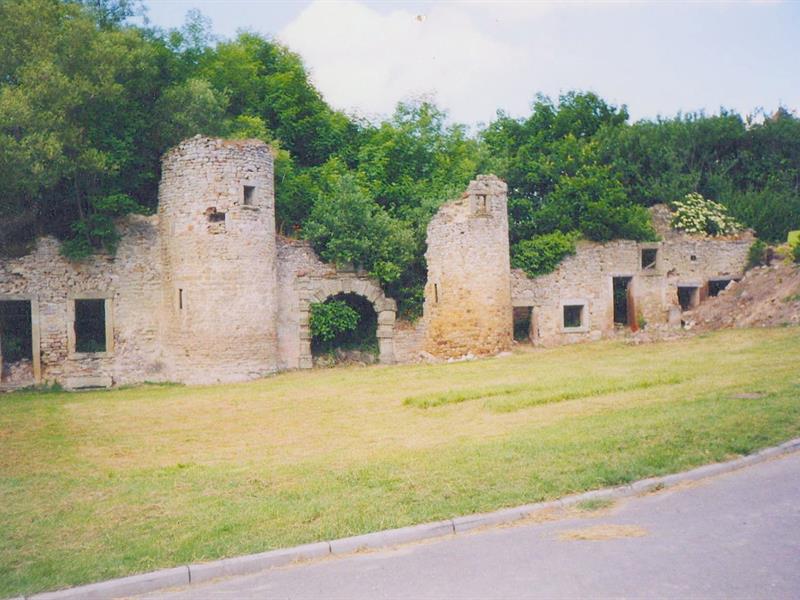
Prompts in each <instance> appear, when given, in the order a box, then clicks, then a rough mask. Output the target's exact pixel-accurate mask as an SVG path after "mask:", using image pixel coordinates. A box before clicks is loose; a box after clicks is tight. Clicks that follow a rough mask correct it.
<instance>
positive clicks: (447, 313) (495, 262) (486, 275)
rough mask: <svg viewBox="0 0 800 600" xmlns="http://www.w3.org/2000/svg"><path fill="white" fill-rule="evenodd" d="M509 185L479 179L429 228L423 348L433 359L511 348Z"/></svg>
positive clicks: (487, 177) (484, 177)
mask: <svg viewBox="0 0 800 600" xmlns="http://www.w3.org/2000/svg"><path fill="white" fill-rule="evenodd" d="M506 193H507V186H506V184H505V183H504V182H503V181H501V180H500V179H498V178H497V177H495V176H494V175H479V176H478V178H477V179H475V180H474V181H472V182H470V184H469V187H468V188H467V191H466V192H465V193H464V195H463V196H462V197H461V198H460V199H459V200H454V201H453V202H448V203H447V204H445V205H443V206H442V207H441V208H440V209H439V212H438V213H437V214H436V215H435V216H434V217H433V219H432V220H431V222H430V224H429V225H428V237H427V241H428V250H427V252H426V253H425V258H426V260H427V262H428V282H427V284H426V286H425V304H424V318H425V324H426V337H425V350H426V351H427V352H430V353H431V354H433V355H434V356H441V357H459V356H464V355H466V354H475V355H480V354H494V353H496V352H500V351H503V350H508V349H509V348H510V347H511V340H512V337H513V332H512V308H511V265H510V258H509V247H508V212H507V208H506V205H507V199H506Z"/></svg>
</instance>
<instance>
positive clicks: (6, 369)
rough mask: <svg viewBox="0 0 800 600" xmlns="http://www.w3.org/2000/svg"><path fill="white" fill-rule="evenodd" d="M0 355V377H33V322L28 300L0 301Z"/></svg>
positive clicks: (5, 378)
mask: <svg viewBox="0 0 800 600" xmlns="http://www.w3.org/2000/svg"><path fill="white" fill-rule="evenodd" d="M0 355H2V379H4V380H8V379H9V378H12V379H19V378H20V377H19V375H20V374H19V373H18V372H19V371H20V369H22V370H24V371H25V375H26V376H24V377H21V378H22V379H33V367H32V364H31V363H32V361H33V323H32V320H31V302H30V300H4V301H1V302H0Z"/></svg>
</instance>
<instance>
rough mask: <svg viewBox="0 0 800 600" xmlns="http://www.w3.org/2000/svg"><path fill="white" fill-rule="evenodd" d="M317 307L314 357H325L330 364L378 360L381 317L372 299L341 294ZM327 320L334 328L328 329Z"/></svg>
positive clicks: (313, 330)
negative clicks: (379, 321) (379, 319)
mask: <svg viewBox="0 0 800 600" xmlns="http://www.w3.org/2000/svg"><path fill="white" fill-rule="evenodd" d="M316 306H317V307H320V308H315V305H312V307H311V320H312V324H311V328H312V338H311V354H312V355H313V356H314V357H324V358H325V361H326V362H365V363H373V362H376V361H377V357H378V352H379V346H378V335H377V334H378V315H377V313H376V312H375V308H374V307H373V306H372V303H371V302H370V301H369V300H367V299H366V298H364V297H363V296H359V295H358V294H337V295H336V296H331V297H330V298H328V299H327V300H325V302H323V303H321V304H320V305H316ZM325 320H327V321H328V324H329V325H332V326H331V327H327V326H325ZM315 322H318V323H317V324H316V325H315ZM337 324H338V325H337Z"/></svg>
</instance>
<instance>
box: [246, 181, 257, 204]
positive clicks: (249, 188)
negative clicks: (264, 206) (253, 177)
mask: <svg viewBox="0 0 800 600" xmlns="http://www.w3.org/2000/svg"><path fill="white" fill-rule="evenodd" d="M255 195H256V188H255V186H254V185H246V186H244V205H245V206H253V201H254V200H255Z"/></svg>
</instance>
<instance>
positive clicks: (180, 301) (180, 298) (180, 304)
mask: <svg viewBox="0 0 800 600" xmlns="http://www.w3.org/2000/svg"><path fill="white" fill-rule="evenodd" d="M178 310H183V288H178Z"/></svg>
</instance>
